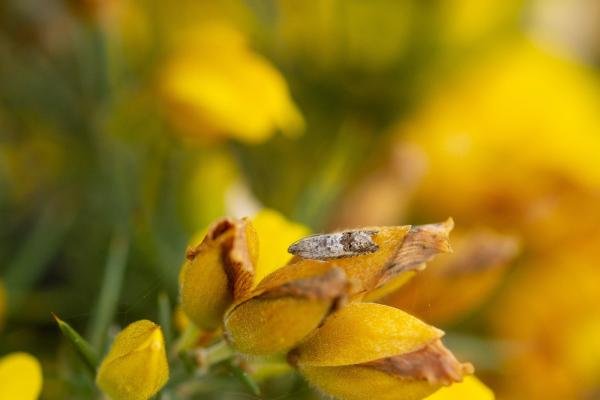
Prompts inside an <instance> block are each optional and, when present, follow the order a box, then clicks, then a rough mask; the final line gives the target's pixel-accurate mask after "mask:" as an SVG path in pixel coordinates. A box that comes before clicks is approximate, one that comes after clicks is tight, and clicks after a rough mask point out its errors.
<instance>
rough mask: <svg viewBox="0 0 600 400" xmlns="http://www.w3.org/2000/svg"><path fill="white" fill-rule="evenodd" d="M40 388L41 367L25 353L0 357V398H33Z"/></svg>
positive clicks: (29, 399)
mask: <svg viewBox="0 0 600 400" xmlns="http://www.w3.org/2000/svg"><path fill="white" fill-rule="evenodd" d="M41 390H42V367H41V366H40V363H39V362H38V360H37V359H36V358H35V357H33V356H31V355H29V354H27V353H11V354H9V355H6V356H4V357H2V358H0V399H18V400H34V399H37V398H38V396H39V395H40V391H41Z"/></svg>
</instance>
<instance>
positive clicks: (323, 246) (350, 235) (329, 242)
mask: <svg viewBox="0 0 600 400" xmlns="http://www.w3.org/2000/svg"><path fill="white" fill-rule="evenodd" d="M377 232H378V231H376V230H351V231H343V232H334V233H325V234H318V235H311V236H307V237H305V238H303V239H300V240H298V241H297V242H294V243H292V244H291V245H290V247H288V253H291V254H293V255H295V256H300V257H302V258H309V259H312V260H330V259H335V258H343V257H353V256H358V255H361V254H369V253H373V252H376V251H377V250H379V246H378V245H377V244H376V243H375V242H374V241H373V236H375V234H376V233H377Z"/></svg>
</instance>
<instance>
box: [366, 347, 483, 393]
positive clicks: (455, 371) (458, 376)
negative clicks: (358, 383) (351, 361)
mask: <svg viewBox="0 0 600 400" xmlns="http://www.w3.org/2000/svg"><path fill="white" fill-rule="evenodd" d="M360 365H364V366H367V367H370V368H374V369H377V370H379V371H382V372H385V373H387V374H390V375H394V376H397V377H399V378H404V379H413V380H426V381H428V382H429V383H430V384H432V385H435V384H442V385H449V384H451V383H453V382H460V381H461V380H462V378H463V376H464V375H467V374H472V373H473V366H472V365H471V364H470V363H460V362H459V361H458V360H457V359H456V358H455V357H454V355H453V354H452V353H451V352H450V351H449V350H448V349H447V348H446V347H445V346H444V345H443V344H442V342H441V341H440V340H435V341H433V342H432V343H430V344H428V345H426V346H425V347H423V348H421V349H419V350H416V351H413V352H411V353H407V354H403V355H399V356H394V357H388V358H383V359H380V360H375V361H370V362H368V363H364V364H360Z"/></svg>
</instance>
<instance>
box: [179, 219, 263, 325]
mask: <svg viewBox="0 0 600 400" xmlns="http://www.w3.org/2000/svg"><path fill="white" fill-rule="evenodd" d="M186 258H187V261H186V262H185V263H184V265H183V267H182V269H181V272H180V274H179V284H180V295H181V306H182V308H183V311H184V312H185V313H186V315H187V316H188V317H189V318H190V320H191V321H192V322H193V323H194V324H195V325H196V326H198V327H199V328H202V329H205V330H214V329H216V328H218V327H219V326H220V325H221V323H222V318H223V314H224V313H225V311H226V310H227V308H228V307H229V306H230V305H231V304H232V303H233V302H234V301H235V300H238V299H240V298H242V297H243V296H244V295H246V294H247V293H248V292H249V291H250V290H251V289H252V286H253V284H254V270H255V265H256V261H257V258H258V239H257V236H256V232H255V230H254V228H253V227H252V224H251V223H250V222H249V221H248V220H247V219H242V220H236V219H229V218H225V219H222V220H219V221H217V222H215V223H214V224H213V225H212V226H211V227H210V228H209V230H208V233H207V234H206V237H205V238H204V240H203V241H202V242H201V243H200V244H199V245H197V246H195V247H190V248H189V249H188V251H187V254H186Z"/></svg>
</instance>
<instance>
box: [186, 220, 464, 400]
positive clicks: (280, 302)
mask: <svg viewBox="0 0 600 400" xmlns="http://www.w3.org/2000/svg"><path fill="white" fill-rule="evenodd" d="M452 227H453V222H452V220H448V221H446V222H444V223H439V224H431V225H422V226H413V227H411V226H397V227H372V228H365V229H359V230H353V231H347V232H342V233H338V234H332V235H320V236H316V237H310V238H309V239H305V240H304V243H305V244H304V247H306V246H308V247H310V248H311V249H312V250H311V251H308V252H304V253H302V255H296V256H295V257H293V258H292V259H291V260H290V261H289V262H288V263H287V264H286V265H284V266H282V267H280V268H278V269H276V270H275V271H273V272H272V273H270V274H268V275H267V276H266V277H264V278H263V279H262V280H261V281H260V282H257V283H256V282H255V271H256V265H257V259H258V257H259V256H260V255H259V254H257V249H258V248H259V246H258V235H257V234H256V230H255V229H254V228H253V226H252V223H251V221H250V220H249V219H231V218H225V219H222V220H219V221H217V222H215V223H214V224H213V225H212V226H211V227H210V228H209V230H208V232H207V234H206V236H205V237H204V239H203V240H202V241H201V242H200V244H198V245H196V246H191V247H190V248H189V249H188V251H187V254H186V257H187V260H186V262H185V264H184V265H183V268H182V270H181V273H180V289H181V301H182V307H183V310H184V312H185V314H186V315H187V316H188V317H189V319H190V320H191V321H192V322H193V323H194V324H195V325H197V326H198V327H200V328H202V329H203V330H209V331H210V330H216V329H219V328H221V327H222V328H223V329H224V335H225V338H226V340H227V342H228V343H229V345H230V346H231V347H232V348H233V349H234V350H236V351H237V352H239V353H241V354H244V355H248V356H274V355H281V354H286V355H287V360H288V361H289V363H290V364H291V365H293V366H294V367H296V368H297V369H298V371H299V372H300V373H301V374H302V375H303V376H304V377H305V378H306V379H307V380H308V381H309V382H310V383H311V384H312V385H313V386H315V387H316V388H318V389H319V390H320V391H322V392H323V393H326V394H328V395H331V396H334V397H336V398H339V399H365V398H368V397H372V396H377V398H381V399H387V398H389V399H392V398H406V399H422V398H425V397H427V396H428V395H430V394H432V393H433V392H435V391H436V390H437V389H439V388H441V387H442V386H445V385H450V384H451V383H453V382H459V381H461V380H462V378H463V376H464V375H467V374H471V373H472V372H473V368H472V366H471V365H470V364H462V363H460V362H458V361H457V360H456V358H455V357H454V356H453V355H452V353H451V352H450V351H449V350H448V349H446V348H445V347H444V345H443V344H442V342H441V340H440V339H441V337H442V336H443V332H442V331H440V330H439V329H436V328H434V327H432V326H430V325H427V324H426V323H424V322H422V321H420V320H419V319H417V318H415V317H412V316H411V315H409V314H407V313H405V312H403V311H401V310H399V309H397V308H394V307H390V306H387V305H383V304H377V303H372V302H367V301H376V300H377V299H379V298H381V297H383V296H385V295H387V294H389V293H392V292H394V291H395V290H396V289H397V288H398V287H399V286H401V285H402V284H403V283H404V282H406V281H407V280H408V279H409V278H410V277H412V276H413V275H414V274H415V272H416V271H418V270H421V269H423V268H424V266H425V263H426V262H427V261H429V260H430V259H432V258H433V257H434V256H435V255H437V254H439V253H444V252H449V251H450V246H449V243H448V234H449V232H450V230H451V229H452ZM357 238H361V239H360V240H363V242H360V241H359V239H357ZM364 240H367V241H368V246H365V245H364ZM306 243H309V244H306ZM336 246H337V247H336ZM361 246H362V247H361ZM298 247H302V244H297V245H295V246H292V247H291V248H290V250H294V249H297V248H298ZM361 248H362V249H363V250H364V249H367V250H364V251H363V250H360V249H361ZM353 251H354V252H353ZM357 381H360V382H361V384H360V385H352V384H351V383H352V382H357Z"/></svg>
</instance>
